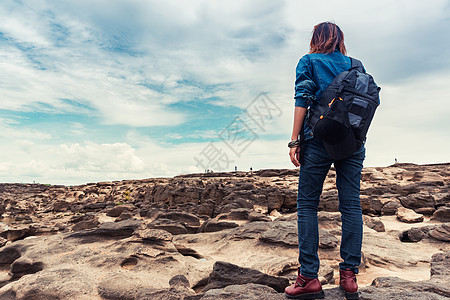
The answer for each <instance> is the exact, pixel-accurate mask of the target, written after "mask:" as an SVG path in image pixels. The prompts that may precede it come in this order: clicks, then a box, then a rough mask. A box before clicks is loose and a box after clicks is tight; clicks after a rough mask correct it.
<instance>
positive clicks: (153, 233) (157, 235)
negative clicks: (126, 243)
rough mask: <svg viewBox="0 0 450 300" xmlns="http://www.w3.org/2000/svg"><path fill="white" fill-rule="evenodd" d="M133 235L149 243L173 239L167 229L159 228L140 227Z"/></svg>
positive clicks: (159, 242)
mask: <svg viewBox="0 0 450 300" xmlns="http://www.w3.org/2000/svg"><path fill="white" fill-rule="evenodd" d="M134 235H136V236H137V237H139V238H141V239H142V240H144V241H146V242H150V243H156V244H161V243H162V244H164V243H167V242H171V241H172V239H173V236H172V234H170V233H169V232H168V231H165V230H161V229H141V230H136V231H135V233H134Z"/></svg>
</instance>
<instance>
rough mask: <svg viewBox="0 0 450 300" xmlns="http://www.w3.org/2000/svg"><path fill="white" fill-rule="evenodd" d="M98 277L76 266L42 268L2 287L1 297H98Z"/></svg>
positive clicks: (81, 298)
mask: <svg viewBox="0 0 450 300" xmlns="http://www.w3.org/2000/svg"><path fill="white" fill-rule="evenodd" d="M95 282H96V279H95V278H94V277H92V276H90V274H89V273H88V274H87V273H86V272H83V271H80V270H77V269H75V268H61V267H60V268H56V269H52V270H42V271H40V272H37V273H35V274H33V275H27V276H23V277H22V278H20V280H17V281H13V282H11V283H9V284H8V285H6V286H4V287H3V288H1V289H0V299H30V300H31V299H48V300H50V299H55V300H56V299H61V300H62V299H80V300H89V299H96V298H97V297H98V294H97V292H96V289H95Z"/></svg>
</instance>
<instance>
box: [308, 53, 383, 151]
mask: <svg viewBox="0 0 450 300" xmlns="http://www.w3.org/2000/svg"><path fill="white" fill-rule="evenodd" d="M350 59H351V68H350V69H349V70H348V71H344V72H342V73H340V74H338V75H337V76H336V77H335V78H334V80H333V81H332V82H331V84H330V85H329V86H328V87H327V89H326V90H325V91H324V92H323V94H322V97H321V98H320V100H319V104H318V106H317V107H315V108H314V109H313V110H311V112H310V113H309V115H308V121H307V122H308V123H307V124H308V125H309V126H310V127H311V128H312V129H313V133H314V135H315V136H317V137H318V138H319V139H321V140H322V141H323V142H324V144H325V146H326V148H327V151H328V154H329V155H330V157H331V158H333V159H344V158H347V157H349V156H351V155H352V154H353V153H354V151H355V150H357V149H359V148H360V147H361V145H362V144H363V143H364V142H365V140H366V135H367V131H368V130H369V126H370V123H371V122H372V119H373V116H374V114H375V110H376V109H377V107H378V105H379V104H380V98H379V93H380V90H381V88H380V87H379V86H377V84H376V83H375V81H374V79H373V77H372V76H371V75H370V74H367V73H366V72H365V70H364V67H363V65H362V63H361V62H360V61H359V60H357V59H354V58H350ZM330 129H331V130H330ZM349 132H352V133H353V136H354V141H349V139H348V138H346V136H348V135H349V134H348V133H349ZM350 135H351V134H350ZM353 136H351V139H353ZM339 139H340V140H341V141H340V143H341V145H339ZM342 139H344V140H345V141H344V145H342ZM350 144H351V145H350ZM333 145H335V147H334V149H337V150H335V151H333V150H332V149H333ZM329 148H330V149H331V150H330V149H329ZM330 152H331V153H330Z"/></svg>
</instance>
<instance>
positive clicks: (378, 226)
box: [363, 216, 386, 232]
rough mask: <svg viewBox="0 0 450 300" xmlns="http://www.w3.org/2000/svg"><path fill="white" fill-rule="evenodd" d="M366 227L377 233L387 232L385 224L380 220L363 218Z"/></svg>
mask: <svg viewBox="0 0 450 300" xmlns="http://www.w3.org/2000/svg"><path fill="white" fill-rule="evenodd" d="M363 220H364V225H366V226H367V227H369V228H371V229H373V230H375V231H377V232H385V231H386V229H385V228H384V224H383V222H382V221H381V220H380V218H371V217H367V216H363Z"/></svg>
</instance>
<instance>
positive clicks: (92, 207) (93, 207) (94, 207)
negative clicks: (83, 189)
mask: <svg viewBox="0 0 450 300" xmlns="http://www.w3.org/2000/svg"><path fill="white" fill-rule="evenodd" d="M107 205H108V204H107V203H105V202H96V203H88V204H86V205H84V206H83V207H82V208H81V209H80V212H88V211H100V210H102V209H104V208H105V207H106V206H107Z"/></svg>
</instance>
